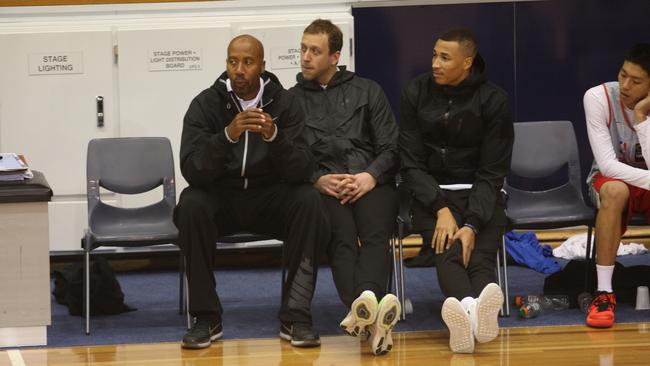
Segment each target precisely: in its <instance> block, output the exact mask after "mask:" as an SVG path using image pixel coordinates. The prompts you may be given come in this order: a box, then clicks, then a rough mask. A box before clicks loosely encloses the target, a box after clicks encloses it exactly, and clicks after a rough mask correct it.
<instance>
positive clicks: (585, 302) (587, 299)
mask: <svg viewBox="0 0 650 366" xmlns="http://www.w3.org/2000/svg"><path fill="white" fill-rule="evenodd" d="M593 298H594V297H593V295H592V294H590V293H588V292H583V293H581V294H580V295H578V308H579V309H580V310H581V311H582V312H583V313H585V314H587V313H588V312H589V308H590V307H591V301H592V300H593Z"/></svg>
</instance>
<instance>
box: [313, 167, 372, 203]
mask: <svg viewBox="0 0 650 366" xmlns="http://www.w3.org/2000/svg"><path fill="white" fill-rule="evenodd" d="M376 185H377V180H376V179H375V177H373V176H372V175H371V174H370V173H367V172H362V173H358V174H325V175H322V176H321V177H320V178H318V181H316V183H314V187H316V189H317V190H318V191H319V192H320V193H322V194H326V195H328V196H332V197H334V198H336V199H338V200H339V202H341V204H342V205H344V204H346V203H355V202H356V201H358V200H359V199H360V198H361V197H363V195H364V194H366V193H368V192H370V191H371V190H372V189H373V188H375V186H376Z"/></svg>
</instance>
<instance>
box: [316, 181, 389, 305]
mask: <svg viewBox="0 0 650 366" xmlns="http://www.w3.org/2000/svg"><path fill="white" fill-rule="evenodd" d="M321 197H322V199H323V204H324V206H325V208H326V209H327V211H328V212H329V218H330V222H331V225H332V239H331V241H330V244H329V247H328V257H329V261H330V265H331V266H332V276H333V277H334V284H335V285H336V289H337V290H338V293H339V297H340V298H341V301H343V303H344V304H345V305H346V306H348V307H350V305H352V302H353V301H354V300H355V299H356V298H357V297H358V296H359V295H360V294H361V293H362V292H363V291H365V290H371V291H373V292H374V293H375V295H377V297H378V298H379V299H381V298H382V297H383V296H384V295H385V292H386V285H387V283H388V279H389V276H390V271H391V263H390V251H389V250H390V246H389V241H390V237H391V235H392V233H393V231H394V228H395V217H396V216H397V193H396V191H395V188H394V187H392V186H391V185H388V184H384V185H380V186H376V187H375V188H374V189H373V190H372V191H370V192H368V193H366V194H365V195H364V196H363V197H361V198H360V199H359V200H358V201H357V202H355V203H353V204H348V203H346V204H345V205H341V203H340V202H339V200H338V199H336V198H334V197H332V196H326V195H322V196H321Z"/></svg>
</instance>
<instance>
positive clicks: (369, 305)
mask: <svg viewBox="0 0 650 366" xmlns="http://www.w3.org/2000/svg"><path fill="white" fill-rule="evenodd" d="M377 307H378V305H377V297H375V293H374V292H372V291H370V290H366V291H364V292H362V293H361V295H359V297H357V298H356V299H355V300H354V302H353V303H352V306H351V307H350V312H349V313H348V315H347V316H346V317H345V318H344V319H343V321H341V324H340V327H341V328H342V329H343V330H344V331H345V332H346V333H347V334H349V335H351V336H353V337H356V336H358V335H359V334H361V333H363V332H364V331H365V330H366V327H367V326H369V325H370V324H372V323H374V322H375V319H377V312H378V309H377Z"/></svg>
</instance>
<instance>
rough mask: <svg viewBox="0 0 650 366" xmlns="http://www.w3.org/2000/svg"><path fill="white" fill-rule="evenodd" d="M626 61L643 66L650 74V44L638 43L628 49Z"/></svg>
mask: <svg viewBox="0 0 650 366" xmlns="http://www.w3.org/2000/svg"><path fill="white" fill-rule="evenodd" d="M625 61H629V62H631V63H633V64H637V65H639V66H641V68H642V69H643V70H645V72H646V73H648V75H649V76H650V44H648V43H637V44H635V45H634V46H632V48H630V49H629V50H627V53H626V54H625Z"/></svg>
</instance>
